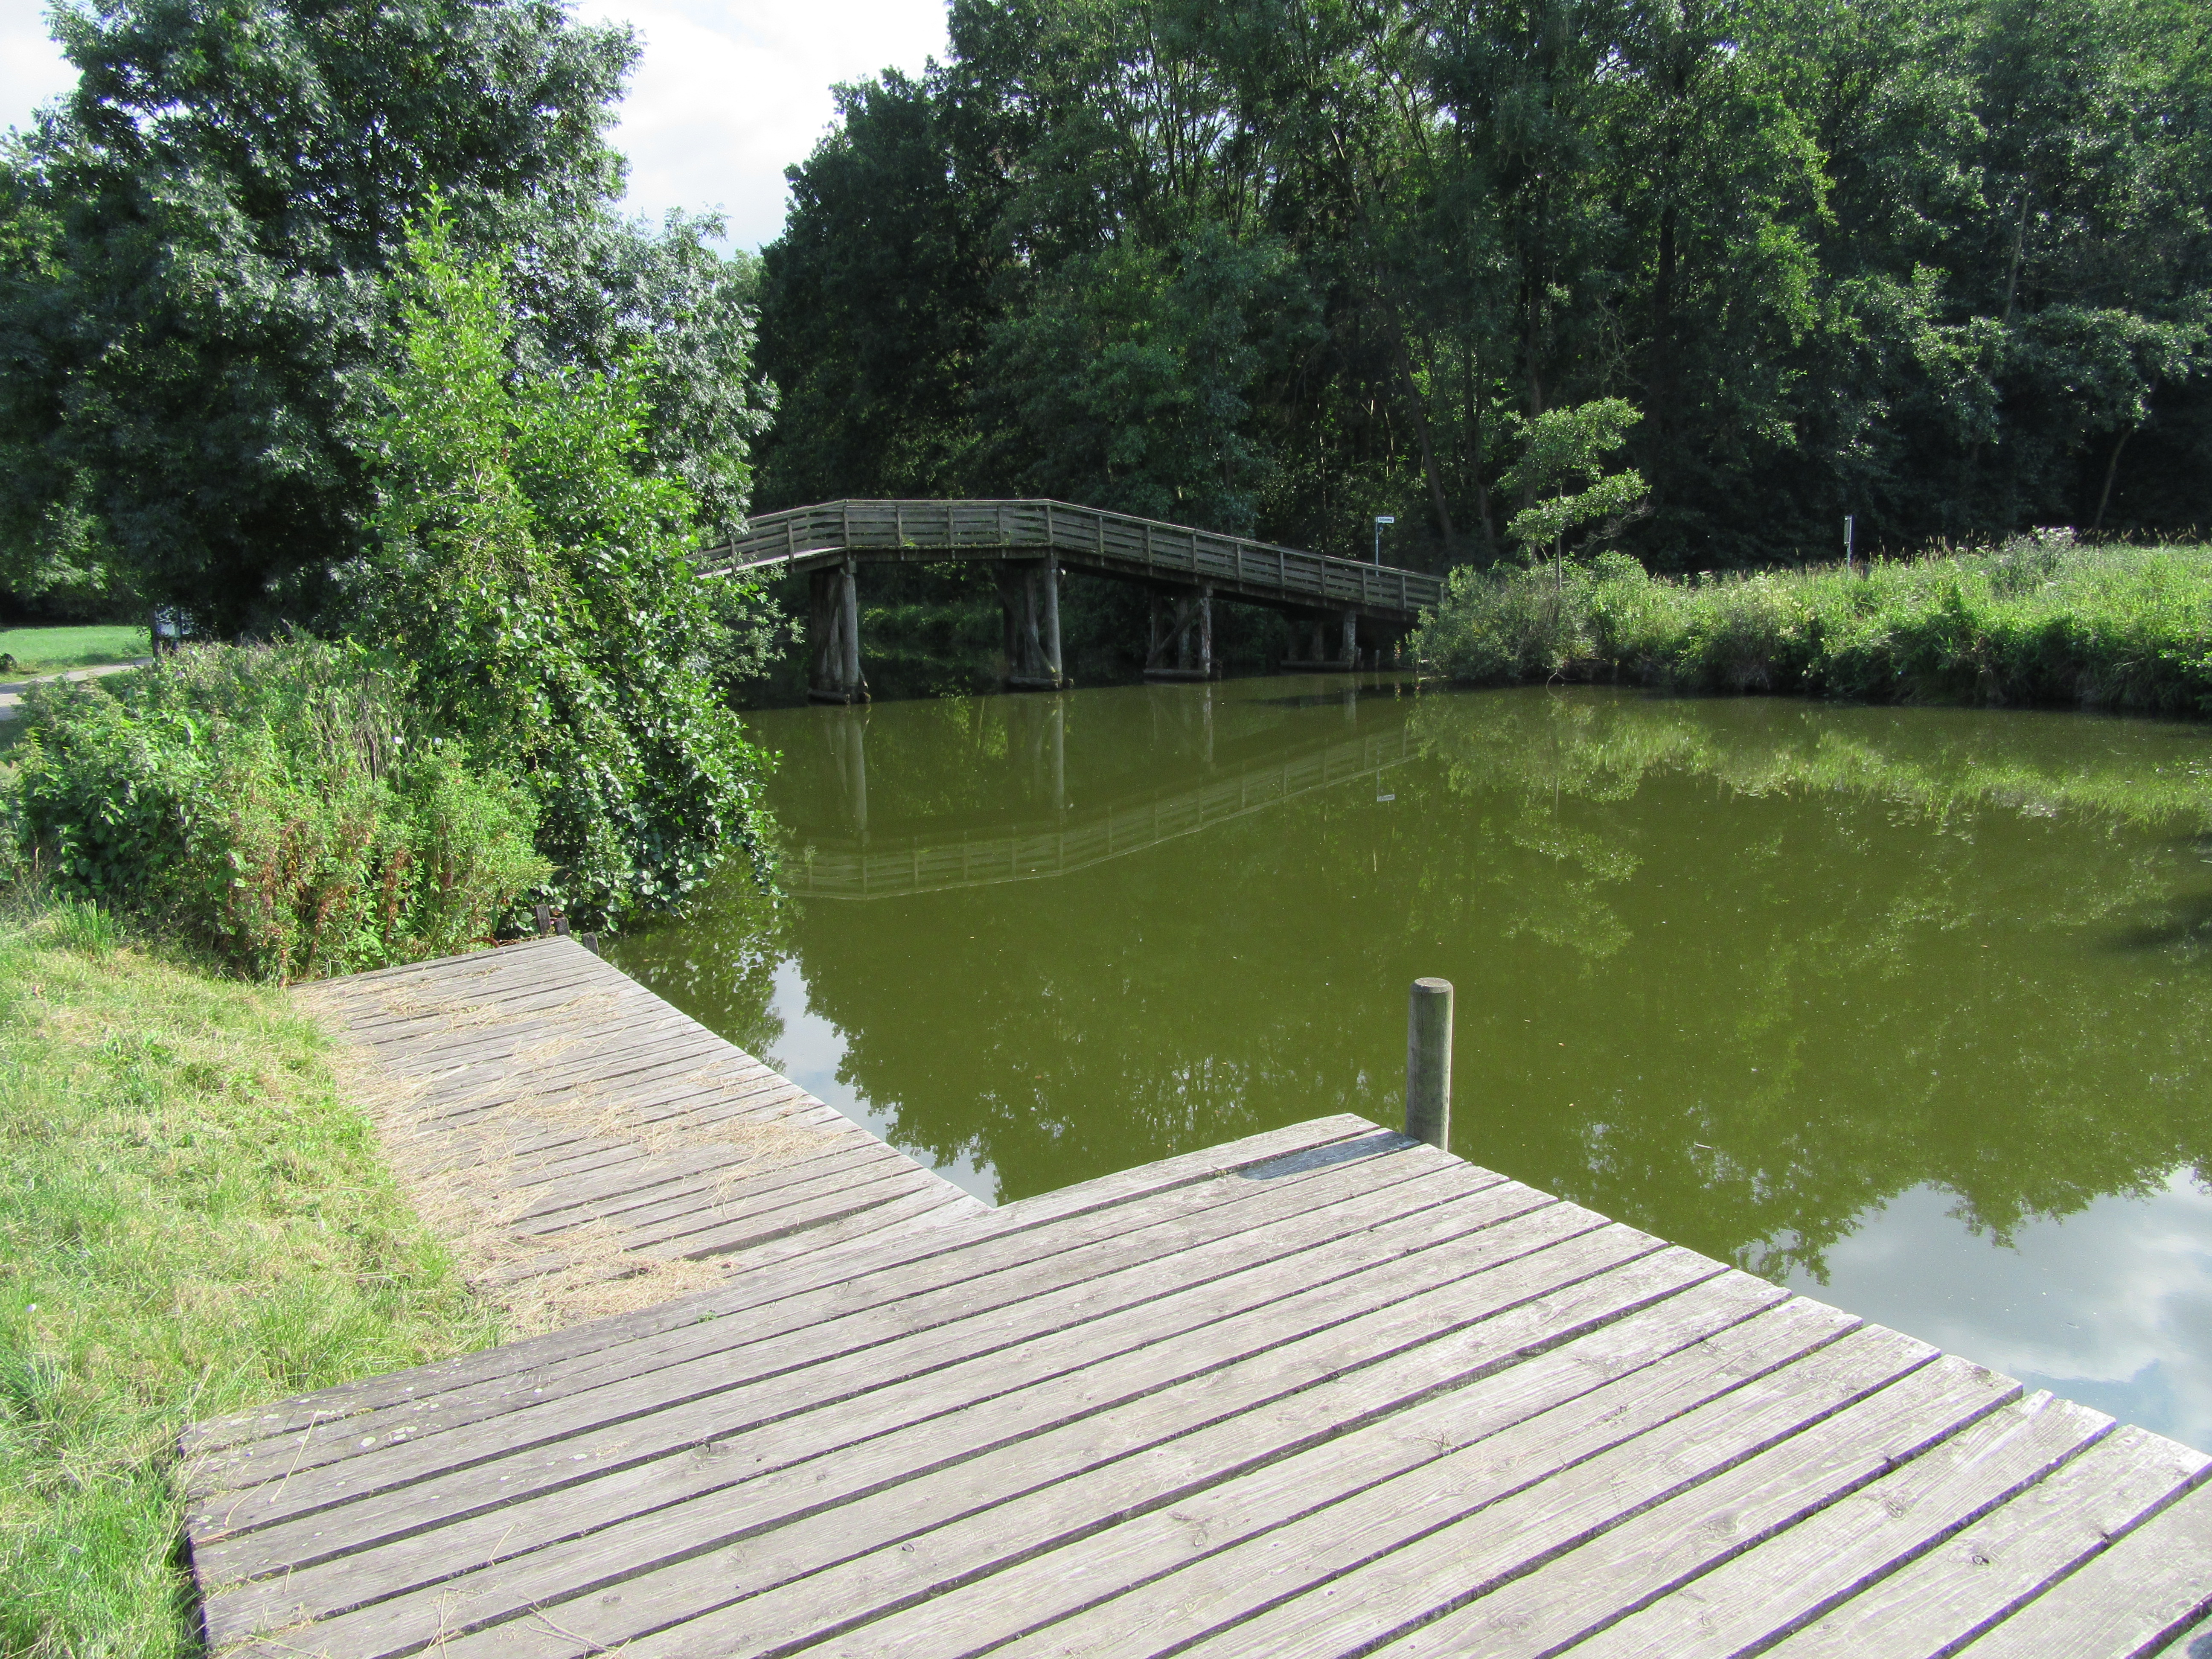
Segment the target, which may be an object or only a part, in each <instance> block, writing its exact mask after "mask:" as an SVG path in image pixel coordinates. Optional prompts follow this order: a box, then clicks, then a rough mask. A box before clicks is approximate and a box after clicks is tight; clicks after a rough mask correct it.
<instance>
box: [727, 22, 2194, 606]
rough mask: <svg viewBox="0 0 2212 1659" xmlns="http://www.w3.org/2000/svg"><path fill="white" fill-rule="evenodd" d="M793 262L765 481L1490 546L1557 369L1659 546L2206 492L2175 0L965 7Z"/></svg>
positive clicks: (1783, 537)
mask: <svg viewBox="0 0 2212 1659" xmlns="http://www.w3.org/2000/svg"><path fill="white" fill-rule="evenodd" d="M951 12H952V15H951V47H952V50H951V59H950V61H949V62H948V63H947V64H944V65H942V66H940V67H935V68H933V69H932V70H931V71H930V72H929V73H928V74H927V76H923V77H921V79H918V80H917V79H911V78H908V77H904V76H899V75H896V74H890V73H887V74H885V75H884V76H881V77H880V78H878V79H877V80H874V81H872V82H866V83H864V84H861V85H858V86H854V87H851V88H846V89H845V91H844V94H843V102H842V122H841V124H840V125H839V126H838V128H837V129H836V131H833V132H832V133H831V134H830V135H829V137H827V138H826V139H825V140H824V141H823V143H822V145H821V146H820V148H819V149H817V151H816V152H815V153H814V155H812V156H811V158H810V159H809V160H808V161H806V162H805V164H804V165H803V166H802V167H798V168H795V169H793V173H792V175H791V176H792V179H793V211H792V215H791V218H790V220H789V223H788V226H787V231H786V234H785V235H784V237H783V238H782V240H781V241H780V242H778V243H776V244H775V245H774V246H772V247H771V248H769V251H768V252H767V254H766V258H765V277H764V285H763V322H762V342H761V355H762V362H763V368H765V369H766V370H767V371H768V372H769V374H771V375H772V377H773V378H774V379H775V380H776V381H777V383H778V384H779V385H780V386H781V389H782V394H783V399H784V401H783V404H782V411H783V412H782V417H781V422H780V423H779V428H778V430H777V432H776V433H775V436H774V439H773V447H772V449H770V450H769V451H768V452H767V453H765V455H764V457H763V504H764V505H769V506H782V505H787V504H790V503H792V502H794V501H802V500H807V499H819V498H823V497H829V496H833V495H866V494H872V493H882V494H899V495H933V494H961V493H964V494H979V495H992V494H1011V493H1024V492H1049V493H1054V494H1058V495H1068V496H1073V497H1076V498H1078V499H1081V500H1084V501H1093V502H1097V503H1098V504H1101V505H1104V506H1110V507H1127V508H1131V509H1133V510H1137V511H1141V512H1146V513H1161V514H1164V515H1165V516H1169V517H1174V518H1182V519H1184V520H1191V521H1195V522H1198V523H1201V524H1206V525H1210V526H1217V527H1220V528H1225V529H1236V530H1252V531H1257V532H1260V533H1261V534H1265V535H1268V536H1272V537H1274V538H1279V539H1281V540H1284V541H1287V542H1291V543H1295V544H1304V545H1311V546H1317V547H1322V548H1325V549H1328V550H1335V551H1341V552H1352V551H1355V550H1359V549H1360V548H1361V547H1363V546H1364V540H1365V538H1366V535H1367V533H1368V531H1367V526H1368V523H1369V520H1370V517H1371V515H1373V514H1374V513H1378V512H1383V513H1395V514H1396V515H1397V516H1398V518H1399V520H1400V523H1399V526H1398V527H1397V529H1396V530H1395V531H1394V532H1392V534H1393V536H1394V538H1395V549H1394V550H1395V552H1396V553H1397V554H1398V555H1399V556H1401V557H1405V558H1408V559H1413V560H1423V559H1425V560H1428V561H1431V562H1444V561H1447V560H1449V562H1466V561H1469V560H1474V561H1477V562H1484V561H1487V560H1488V559H1489V558H1491V557H1492V556H1496V555H1497V554H1498V553H1499V552H1500V551H1502V550H1503V544H1504V543H1505V542H1506V540H1507V539H1508V537H1507V526H1508V525H1509V524H1510V521H1511V520H1513V519H1514V517H1515V515H1516V513H1517V512H1519V511H1522V510H1524V509H1526V508H1527V507H1529V506H1531V505H1532V504H1533V503H1534V494H1533V491H1532V490H1531V489H1528V487H1526V486H1525V485H1524V486H1522V487H1517V488H1516V483H1512V482H1509V481H1508V480H1507V479H1506V478H1505V477H1504V476H1503V475H1504V474H1505V473H1506V471H1507V470H1508V468H1509V467H1510V465H1512V463H1513V462H1514V461H1515V460H1516V459H1518V458H1519V457H1520V456H1521V455H1522V452H1523V449H1524V447H1525V446H1526V443H1527V440H1528V429H1529V428H1530V427H1531V425H1532V423H1534V422H1539V421H1540V420H1541V418H1542V417H1543V416H1546V415H1547V413H1549V412H1551V411H1553V410H1558V409H1559V408H1561V407H1571V406H1576V405H1582V404H1593V403H1596V402H1599V401H1600V400H1602V399H1606V398H1621V399H1624V400H1626V402H1628V403H1631V404H1634V405H1636V406H1637V407H1638V408H1639V409H1641V410H1643V412H1644V419H1643V420H1642V422H1640V423H1639V424H1638V425H1637V426H1636V427H1635V428H1633V430H1632V433H1631V434H1630V436H1629V442H1628V446H1627V450H1626V454H1625V455H1623V456H1622V457H1621V458H1620V464H1621V465H1624V466H1627V467H1632V468H1633V469H1634V470H1635V471H1638V472H1639V473H1640V474H1641V475H1642V476H1643V477H1644V479H1645V480H1646V481H1648V483H1649V485H1650V509H1651V510H1650V514H1649V516H1648V517H1646V518H1644V520H1642V521H1641V522H1639V523H1638V524H1636V525H1635V526H1632V527H1631V528H1630V529H1629V531H1628V533H1627V535H1626V540H1625V542H1624V545H1625V546H1626V547H1627V548H1628V549H1629V550H1631V551H1632V552H1634V553H1635V554H1637V555H1638V556H1640V557H1641V558H1643V559H1644V561H1645V562H1647V563H1649V564H1650V565H1652V566H1654V567H1655V568H1707V567H1715V566H1726V565H1732V564H1742V563H1753V562H1764V561H1771V560H1776V559H1796V558H1802V557H1804V556H1808V555H1817V556H1832V553H1833V552H1834V551H1835V550H1838V541H1839V532H1840V529H1841V524H1840V520H1841V519H1842V516H1843V515H1844V514H1845V513H1851V514H1854V515H1856V516H1857V520H1858V521H1859V532H1860V543H1861V545H1863V546H1872V545H1876V544H1881V543H1885V542H1886V543H1887V544H1890V545H1892V546H1897V545H1899V544H1903V543H1906V542H1912V541H1917V540H1921V539H1924V538H1933V537H1936V536H1937V535H1944V536H1948V537H1951V538H1954V539H1955V538H1963V537H1974V536H1984V535H1999V534H2003V533H2009V532H2014V531H2015V530H2019V529H2022V528H2025V527H2027V526H2033V525H2037V524H2051V523H2067V524H2074V525H2078V526H2081V527H2083V528H2085V529H2087V528H2092V527H2096V528H2102V529H2106V530H2115V529H2124V528H2143V527H2163V528H2166V529H2174V528H2179V527H2181V526H2188V525H2191V524H2195V525H2203V524H2205V523H2208V522H2212V379H2208V375H2207V370H2208V368H2212V344H2208V323H2212V225H2208V204H2212V14H2208V13H2207V12H2206V10H2205V9H2203V7H2202V6H2199V5H2194V4H2191V3H2186V0H1938V3H1935V4H1906V3H1903V0H1876V3H1872V4H1863V5H1848V6H1846V5H1840V4H1837V3H1833V0H1692V3H1690V4H1687V5H1681V4H1674V3H1668V4H1664V5H1661V4H1647V3H1641V0H1481V3H1453V4H1437V3H1431V0H1408V3H1405V4H1401V5H1390V6H1378V5H1369V4H1357V3H1345V0H1294V3H1289V4H1285V5H1277V6H1263V7H1258V8H1253V7H1221V6H1218V5H1212V4H1208V3H1205V0H1164V3H1154V0H1146V3H1142V4H1139V3H1136V0H954V3H953V5H952V8H951Z"/></svg>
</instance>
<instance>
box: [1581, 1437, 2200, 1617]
mask: <svg viewBox="0 0 2212 1659" xmlns="http://www.w3.org/2000/svg"><path fill="white" fill-rule="evenodd" d="M2208 1466H2212V1459H2208V1458H2206V1457H2205V1456H2203V1455H2202V1454H2201V1453H2197V1452H2192V1451H2190V1450H2189V1449H2187V1448H2185V1447H2183V1446H2178V1445H2176V1444H2175V1443H2173V1442H2172V1441H2171V1440H2165V1439H2161V1438H2160V1437H2158V1436H2157V1435H2154V1434H2147V1433H2145V1432H2144V1431H2142V1430H2141V1429H2136V1428H2128V1427H2122V1428H2118V1429H2116V1430H2114V1431H2112V1434H2110V1435H2109V1436H2108V1437H2106V1438H2104V1439H2102V1440H2100V1441H2099V1442H2098V1443H2096V1444H2095V1445H2093V1447H2091V1448H2090V1449H2088V1450H2087V1451H2086V1452H2084V1453H2083V1454H2082V1455H2081V1456H2079V1457H2077V1458H2075V1459H2074V1460H2073V1461H2072V1462H2069V1463H2068V1464H2066V1465H2065V1466H2064V1467H2063V1468H2060V1469H2058V1470H2057V1472H2055V1473H2054V1474H2051V1475H2050V1476H2049V1477H2048V1478H2046V1479H2045V1480H2042V1481H2041V1482H2040V1483H2039V1484H2038V1485H2037V1486H2035V1487H2034V1489H2033V1491H2031V1492H2026V1493H2023V1494H2022V1495H2021V1496H2020V1497H2018V1498H2015V1499H2013V1500H2012V1501H2011V1502H2009V1503H2007V1504H2003V1505H2002V1506H2001V1507H1999V1508H1998V1509H1996V1510H1995V1511H1994V1512H1993V1513H1991V1514H1990V1515H1989V1516H1986V1517H1984V1518H1982V1519H1980V1520H1978V1521H1977V1522H1975V1523H1973V1524H1972V1525H1970V1526H1968V1527H1966V1528H1963V1529H1962V1530H1960V1531H1959V1532H1957V1533H1955V1534H1952V1535H1951V1536H1948V1537H1946V1538H1943V1539H1942V1541H1941V1544H1940V1547H1933V1548H1929V1549H1928V1550H1926V1551H1924V1552H1923V1553H1920V1554H1918V1555H1917V1556H1915V1557H1914V1558H1913V1559H1912V1560H1911V1564H1910V1565H1906V1566H1905V1568H1904V1569H1903V1570H1902V1571H1898V1572H1896V1573H1894V1574H1893V1575H1891V1576H1889V1577H1884V1578H1881V1580H1880V1581H1879V1582H1878V1583H1872V1584H1870V1585H1869V1586H1867V1587H1865V1588H1864V1589H1861V1590H1860V1591H1859V1592H1858V1593H1857V1594H1856V1595H1852V1596H1851V1597H1850V1599H1849V1600H1848V1601H1843V1602H1842V1603H1841V1605H1839V1606H1838V1607H1837V1608H1836V1609H1835V1610H1834V1611H1833V1612H1832V1613H1828V1614H1827V1616H1826V1617H1825V1618H1823V1619H1821V1620H1820V1622H1819V1623H1817V1624H1814V1625H1812V1626H1808V1627H1807V1628H1805V1629H1802V1630H1801V1631H1800V1632H1798V1633H1797V1634H1796V1635H1795V1636H1792V1637H1791V1638H1790V1639H1789V1640H1787V1641H1785V1642H1784V1643H1783V1644H1781V1646H1780V1647H1778V1648H1775V1649H1772V1650H1770V1651H1772V1652H1776V1653H1781V1654H1786V1655H1788V1656H1789V1659H1815V1656H1834V1659H1850V1656H1852V1655H1856V1654H1861V1653H1865V1652H1867V1651H1869V1650H1876V1651H1897V1652H1922V1653H1941V1652H1948V1651H1949V1650H1952V1649H1954V1648H1955V1647H1957V1646H1958V1645H1959V1644H1961V1643H1963V1642H1964V1641H1966V1639H1968V1638H1971V1637H1973V1636H1976V1635H1978V1634H1980V1633H1981V1632H1984V1631H1986V1630H1988V1629H1990V1627H1992V1626H1995V1625H1996V1622H1997V1621H1998V1620H2001V1619H2002V1618H2004V1617H2005V1616H2006V1615H2007V1614H2008V1613H2012V1612H2014V1611H2015V1610H2017V1609H2018V1608H2020V1607H2022V1606H2024V1605H2026V1604H2027V1602H2028V1601H2032V1600H2033V1598H2034V1597H2035V1596H2037V1595H2040V1594H2041V1593H2042V1592H2043V1591H2045V1590H2046V1589H2050V1588H2051V1586H2052V1585H2053V1584H2055V1583H2057V1581H2058V1580H2059V1579H2061V1578H2063V1577H2065V1576H2066V1575H2067V1574H2068V1573H2069V1572H2071V1571H2074V1569H2075V1568H2076V1567H2078V1566H2079V1565H2081V1564H2082V1563H2083V1562H2084V1561H2086V1560H2087V1559H2090V1558H2091V1557H2092V1556H2094V1555H2096V1554H2097V1553H2100V1552H2101V1551H2102V1550H2104V1549H2105V1547H2106V1546H2107V1545H2108V1544H2110V1543H2111V1542H2112V1540H2113V1539H2115V1538H2118V1537H2120V1536H2121V1535H2123V1534H2126V1533H2128V1532H2130V1531H2132V1530H2133V1529H2134V1528H2136V1527H2138V1526H2140V1525H2142V1522H2144V1521H2146V1520H2148V1518H2149V1517H2150V1516H2153V1515H2155V1514H2156V1513H2157V1512H2158V1511H2159V1510H2161V1509H2163V1508H2164V1507H2166V1505H2167V1504H2172V1503H2173V1502H2174V1501H2176V1500H2177V1499H2178V1498H2180V1497H2181V1496H2183V1495H2184V1494H2185V1493H2186V1492H2189V1491H2190V1490H2191V1488H2192V1487H2194V1486H2196V1485H2197V1483H2198V1482H2200V1481H2201V1480H2203V1478H2204V1475H2205V1473H2206V1470H2207V1468H2208ZM1873 1492H1874V1489H1871V1488H1870V1489H1869V1495H1872V1494H1873ZM1909 1515H1910V1512H1909V1511H1905V1512H1904V1513H1902V1514H1892V1513H1890V1512H1889V1510H1887V1508H1886V1509H1885V1512H1884V1515H1883V1516H1881V1517H1879V1518H1880V1519H1881V1520H1885V1521H1895V1520H1899V1519H1905V1518H1909ZM1757 1553H1758V1552H1756V1551H1754V1552H1753V1554H1754V1555H1756V1554H1757ZM1655 1611H1656V1609H1655ZM1622 1628H1623V1629H1626V1626H1624V1627H1622ZM1642 1650H1644V1651H1660V1650H1661V1649H1660V1648H1658V1647H1657V1646H1656V1645H1654V1644H1650V1643H1648V1642H1647V1643H1645V1644H1643V1649H1642ZM1701 1650H1704V1644H1699V1643H1692V1642H1690V1641H1686V1640H1685V1641H1684V1642H1683V1644H1682V1645H1680V1646H1674V1647H1670V1648H1668V1649H1666V1651H1669V1652H1674V1653H1683V1654H1688V1653H1692V1652H1697V1651H1701Z"/></svg>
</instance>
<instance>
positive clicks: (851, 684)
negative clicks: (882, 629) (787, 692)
mask: <svg viewBox="0 0 2212 1659" xmlns="http://www.w3.org/2000/svg"><path fill="white" fill-rule="evenodd" d="M807 601H808V604H807V618H806V626H807V632H808V635H809V637H810V639H811V641H812V642H813V647H814V648H813V650H812V652H811V658H812V665H811V671H810V672H809V674H808V676H807V682H806V695H807V696H809V697H810V698H811V699H812V700H813V701H814V702H867V700H868V683H867V681H866V680H865V679H863V678H861V676H860V587H859V584H858V583H857V582H856V581H855V580H854V572H853V563H852V561H851V560H849V559H848V560H847V561H846V562H844V563H843V564H842V565H832V566H830V567H829V568H826V569H823V570H817V571H814V572H812V573H811V574H810V575H809V576H808V578H807Z"/></svg>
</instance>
